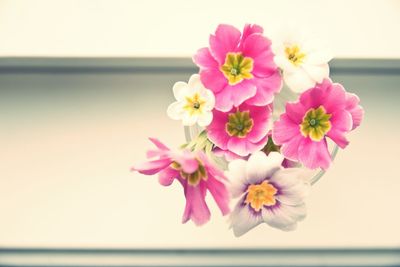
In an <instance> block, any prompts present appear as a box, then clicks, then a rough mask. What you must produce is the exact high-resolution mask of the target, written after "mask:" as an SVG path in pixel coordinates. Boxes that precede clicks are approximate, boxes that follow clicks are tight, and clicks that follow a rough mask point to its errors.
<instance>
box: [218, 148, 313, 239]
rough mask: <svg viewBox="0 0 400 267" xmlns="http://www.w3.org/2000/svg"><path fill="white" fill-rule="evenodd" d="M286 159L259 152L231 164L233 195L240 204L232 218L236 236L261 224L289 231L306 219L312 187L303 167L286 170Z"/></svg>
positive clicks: (230, 179)
mask: <svg viewBox="0 0 400 267" xmlns="http://www.w3.org/2000/svg"><path fill="white" fill-rule="evenodd" d="M283 160H284V158H283V156H282V155H281V154H279V153H278V152H271V153H270V154H269V155H268V156H267V155H265V153H264V152H261V151H257V152H255V153H254V154H252V155H251V156H250V157H249V159H248V160H247V161H246V160H243V159H237V160H234V161H232V162H230V163H229V165H228V171H227V172H226V175H227V177H228V178H229V181H230V182H231V187H230V191H231V195H232V197H234V198H238V199H239V200H238V202H237V204H236V206H235V208H234V210H233V211H232V213H231V215H230V221H231V227H232V229H233V233H234V234H235V236H241V235H243V234H245V233H247V232H248V231H249V230H251V229H252V228H254V227H256V226H257V225H259V224H261V223H266V224H268V225H270V226H272V227H275V228H278V229H281V230H284V231H290V230H294V229H295V228H296V227H297V222H298V221H300V220H302V219H304V218H305V216H306V207H305V203H304V200H305V197H306V196H307V194H308V192H309V189H310V184H309V183H307V182H306V181H305V175H306V174H307V173H306V172H305V171H304V170H302V169H300V168H289V169H285V168H283V167H282V166H281V165H282V161H283Z"/></svg>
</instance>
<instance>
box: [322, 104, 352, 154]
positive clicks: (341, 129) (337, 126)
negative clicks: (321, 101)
mask: <svg viewBox="0 0 400 267" xmlns="http://www.w3.org/2000/svg"><path fill="white" fill-rule="evenodd" d="M330 122H331V125H332V127H331V130H330V131H329V132H328V134H327V135H328V136H329V138H331V139H332V140H333V141H334V142H335V143H336V144H337V145H338V146H340V147H341V148H345V147H346V146H347V145H348V144H349V141H348V140H347V139H346V137H345V135H346V134H347V133H348V132H349V131H350V130H351V127H352V125H353V121H352V119H351V114H350V113H349V112H348V111H345V110H341V111H337V112H335V113H333V114H332V117H331V119H330Z"/></svg>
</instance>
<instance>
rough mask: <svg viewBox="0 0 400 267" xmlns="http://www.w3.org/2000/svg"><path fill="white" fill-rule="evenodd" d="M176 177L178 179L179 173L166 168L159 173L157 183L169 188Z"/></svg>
mask: <svg viewBox="0 0 400 267" xmlns="http://www.w3.org/2000/svg"><path fill="white" fill-rule="evenodd" d="M177 177H179V172H178V171H177V170H174V169H172V168H166V169H164V170H162V171H160V173H159V176H158V181H159V183H160V184H161V185H163V186H169V185H171V184H172V182H173V181H174V180H175V178H177Z"/></svg>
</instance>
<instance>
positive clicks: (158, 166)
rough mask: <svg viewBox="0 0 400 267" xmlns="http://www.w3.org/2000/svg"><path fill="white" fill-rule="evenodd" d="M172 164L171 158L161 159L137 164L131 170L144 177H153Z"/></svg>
mask: <svg viewBox="0 0 400 267" xmlns="http://www.w3.org/2000/svg"><path fill="white" fill-rule="evenodd" d="M171 163H172V159H171V158H163V159H157V160H151V161H146V162H142V163H138V164H136V165H135V166H133V167H132V168H131V170H132V171H137V172H140V173H141V174H145V175H153V174H156V173H158V172H160V171H161V170H163V169H165V168H166V167H168V166H169V165H170V164H171Z"/></svg>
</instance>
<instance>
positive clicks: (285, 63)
mask: <svg viewBox="0 0 400 267" xmlns="http://www.w3.org/2000/svg"><path fill="white" fill-rule="evenodd" d="M274 61H275V64H276V65H277V66H278V67H279V68H280V69H281V70H282V71H283V72H287V73H292V72H294V71H296V70H297V68H299V67H297V66H295V65H293V63H292V62H290V61H289V60H288V59H287V57H286V55H276V56H275V57H274Z"/></svg>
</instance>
